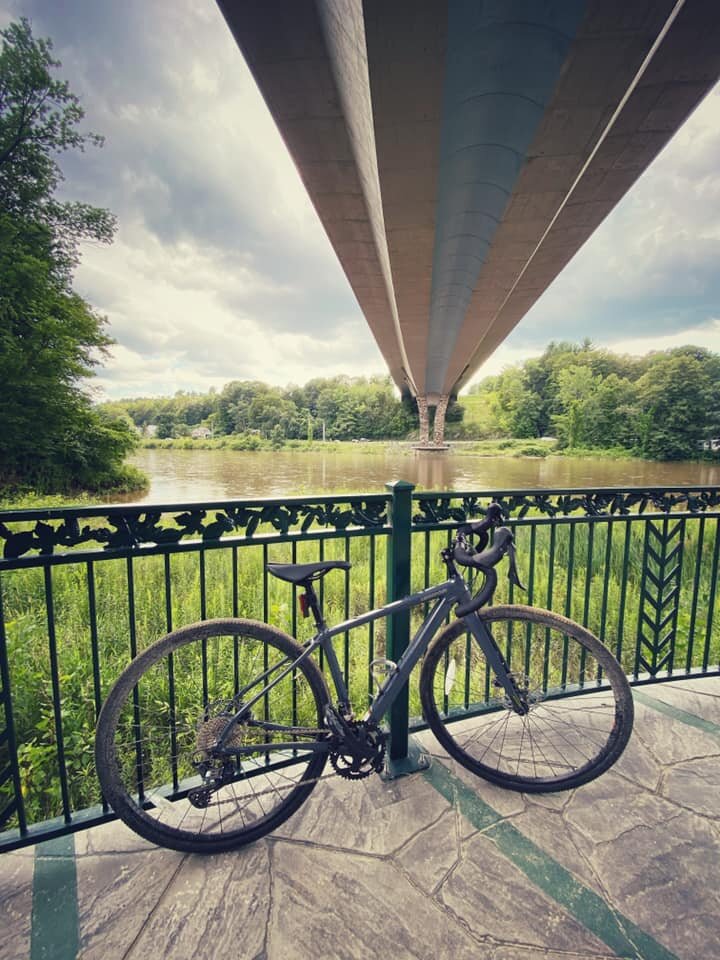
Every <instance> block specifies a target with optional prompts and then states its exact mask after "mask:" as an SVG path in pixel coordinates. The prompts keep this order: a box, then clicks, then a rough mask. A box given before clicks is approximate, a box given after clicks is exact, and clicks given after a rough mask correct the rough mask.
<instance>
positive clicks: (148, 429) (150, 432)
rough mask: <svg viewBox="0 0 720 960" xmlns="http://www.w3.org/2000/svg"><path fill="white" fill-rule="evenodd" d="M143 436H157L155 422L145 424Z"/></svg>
mask: <svg viewBox="0 0 720 960" xmlns="http://www.w3.org/2000/svg"><path fill="white" fill-rule="evenodd" d="M145 436H146V437H156V436H157V424H156V423H148V424H146V425H145Z"/></svg>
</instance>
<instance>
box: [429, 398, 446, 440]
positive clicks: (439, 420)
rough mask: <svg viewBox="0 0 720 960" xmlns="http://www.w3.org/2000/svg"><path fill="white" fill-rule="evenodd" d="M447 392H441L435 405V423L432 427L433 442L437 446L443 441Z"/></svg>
mask: <svg viewBox="0 0 720 960" xmlns="http://www.w3.org/2000/svg"><path fill="white" fill-rule="evenodd" d="M449 399H450V398H449V397H448V395H447V394H443V395H442V396H441V397H440V398H439V399H438V402H437V404H436V406H435V425H434V427H433V443H434V444H435V446H437V447H441V446H443V444H444V443H445V414H446V413H447V408H448V400H449Z"/></svg>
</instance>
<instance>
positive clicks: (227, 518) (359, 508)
mask: <svg viewBox="0 0 720 960" xmlns="http://www.w3.org/2000/svg"><path fill="white" fill-rule="evenodd" d="M216 508H217V509H216ZM178 509H181V510H182V512H181V513H176V512H175V511H177V510H178ZM38 515H40V516H39V517H38ZM35 517H38V519H36V520H35V523H34V525H33V526H32V527H31V528H30V529H28V526H29V524H30V523H32V521H33V520H34V519H35ZM387 522H388V512H387V497H385V496H384V495H379V496H368V497H337V498H332V499H330V498H318V499H317V500H308V501H299V500H288V501H287V502H269V503H262V502H257V503H251V502H249V503H228V504H222V505H212V506H211V505H207V507H205V506H198V505H196V504H194V505H192V506H190V507H188V508H187V509H184V510H183V509H182V507H180V508H178V507H177V506H176V507H174V508H167V507H156V506H153V507H150V508H148V509H146V510H143V509H138V508H137V507H135V508H128V509H127V510H123V509H121V508H117V507H114V508H112V509H106V510H104V511H103V509H102V507H99V508H98V509H97V512H95V511H93V510H88V509H87V508H83V509H82V510H72V509H67V510H35V511H33V510H27V511H14V512H13V511H7V512H6V513H5V514H4V515H3V513H2V512H0V541H3V558H4V559H5V560H15V559H17V558H19V557H25V556H28V555H30V556H52V555H55V554H56V551H57V552H64V551H63V550H58V548H65V549H67V550H72V549H73V548H75V547H78V546H81V545H82V544H85V543H96V544H101V545H102V549H103V552H107V551H112V550H127V549H134V548H141V547H147V546H158V545H164V544H176V543H180V542H181V541H183V540H200V541H201V542H203V543H209V542H217V541H218V540H220V538H221V537H223V536H225V535H226V534H229V533H235V534H236V536H239V537H241V538H248V539H249V538H252V537H253V536H254V535H255V533H256V532H258V530H260V532H261V533H262V534H280V535H282V536H285V535H287V534H289V533H297V534H303V533H307V532H308V531H309V530H310V528H311V527H312V528H324V529H330V530H338V531H344V530H349V529H351V528H353V527H355V528H361V529H372V528H377V527H382V526H384V525H385V524H386V523H387ZM263 528H264V529H263ZM270 528H272V529H270Z"/></svg>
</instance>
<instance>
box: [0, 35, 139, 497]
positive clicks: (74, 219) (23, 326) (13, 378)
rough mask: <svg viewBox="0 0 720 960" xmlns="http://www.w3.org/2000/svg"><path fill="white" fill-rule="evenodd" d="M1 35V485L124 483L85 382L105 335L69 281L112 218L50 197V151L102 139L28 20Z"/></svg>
mask: <svg viewBox="0 0 720 960" xmlns="http://www.w3.org/2000/svg"><path fill="white" fill-rule="evenodd" d="M0 36H1V37H2V52H0V276H2V280H3V282H2V286H1V287H0V381H2V383H3V390H2V392H1V393H0V422H2V424H3V430H2V432H1V433H0V464H2V466H1V467H0V486H2V485H5V486H7V485H8V484H19V485H25V486H28V485H33V486H35V487H37V488H41V489H46V490H50V489H64V488H72V487H76V486H88V487H91V486H96V485H103V484H107V483H110V482H112V481H113V480H114V479H122V476H121V474H122V470H121V467H120V465H121V462H122V459H123V457H124V455H125V453H126V452H127V451H128V450H129V449H130V448H131V447H132V446H133V444H134V442H135V438H134V433H133V431H132V430H131V429H130V428H129V427H128V425H127V423H125V422H118V423H115V424H114V423H112V422H111V420H110V418H109V417H108V415H106V414H100V413H98V412H97V411H96V410H94V409H93V407H92V404H91V401H90V398H89V397H88V395H87V393H86V392H85V391H84V389H83V381H84V379H85V378H87V377H89V376H92V374H93V372H94V367H95V365H96V363H97V362H98V361H99V360H100V359H101V358H102V357H103V355H104V354H105V353H106V351H107V348H108V347H109V345H110V344H111V343H112V340H111V339H110V338H109V337H108V336H107V334H106V333H105V331H104V329H103V327H104V323H105V321H104V320H103V319H102V318H101V317H100V316H98V314H96V313H95V312H94V311H93V309H92V308H91V307H90V306H89V304H87V303H86V302H85V301H84V300H83V299H82V298H81V297H79V296H78V295H77V294H75V293H73V292H72V289H71V281H72V268H73V266H74V265H75V263H76V262H77V257H78V247H79V244H80V242H81V240H83V239H87V238H89V237H92V238H93V239H95V240H99V241H109V240H110V239H111V237H112V233H113V229H114V220H113V218H112V216H111V215H110V214H109V213H108V212H107V211H104V210H98V209H96V208H94V207H90V206H88V205H86V204H76V203H60V202H58V201H57V200H56V199H55V197H54V195H53V194H54V190H55V188H56V187H57V185H58V183H59V182H60V180H61V179H62V172H61V170H60V167H59V166H58V163H57V160H56V159H55V157H56V155H57V154H58V153H62V152H63V151H64V150H68V149H80V150H82V149H83V148H84V146H85V145H86V144H87V143H99V142H100V141H99V138H97V137H95V136H94V135H93V134H82V133H80V132H79V131H78V130H77V129H76V127H77V124H78V123H79V122H80V120H81V119H82V117H83V111H82V109H81V107H80V105H79V103H78V100H77V98H76V97H75V95H74V94H72V93H71V92H70V91H69V89H68V87H67V84H66V83H64V82H62V81H59V80H56V79H54V78H53V76H52V71H53V70H54V69H55V68H57V67H58V66H59V64H58V63H57V61H55V60H53V59H52V57H51V55H50V51H51V49H52V46H51V43H50V41H49V40H35V38H34V37H33V36H32V33H31V30H30V25H29V24H28V22H27V20H21V21H20V22H19V23H14V24H11V25H10V26H9V27H8V28H7V29H6V30H3V31H0Z"/></svg>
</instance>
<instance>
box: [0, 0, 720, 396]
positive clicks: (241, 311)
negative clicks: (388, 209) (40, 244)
mask: <svg viewBox="0 0 720 960" xmlns="http://www.w3.org/2000/svg"><path fill="white" fill-rule="evenodd" d="M8 4H9V6H8ZM21 7H22V9H21ZM10 11H12V13H13V15H15V16H17V15H19V14H20V13H23V12H24V13H27V14H28V15H30V16H31V17H32V19H33V27H34V31H35V33H36V35H38V36H44V35H51V36H53V38H54V39H55V50H56V53H57V55H58V56H59V58H60V59H61V60H62V61H63V70H62V74H63V76H65V77H67V78H68V79H69V81H70V84H71V87H72V88H73V89H74V90H75V91H76V92H77V93H78V94H79V95H80V96H81V99H82V101H83V103H84V104H85V106H86V109H87V127H88V128H89V129H94V130H98V131H99V132H101V133H104V134H105V135H106V137H107V143H106V146H105V148H104V149H103V150H102V151H93V150H91V151H88V152H87V153H86V154H83V155H80V156H77V157H73V156H70V155H67V156H66V157H64V158H63V161H62V162H63V167H64V168H65V169H66V172H67V181H66V184H65V190H66V193H67V195H68V196H70V197H73V198H77V199H82V200H84V201H86V202H89V203H93V204H97V205H99V206H107V207H109V208H110V209H112V210H114V211H115V212H116V213H117V215H118V217H119V224H120V227H119V232H118V236H117V239H116V242H115V243H114V244H113V245H112V246H111V247H110V248H105V247H97V246H87V247H86V248H85V249H84V254H83V262H82V265H81V267H80V268H79V270H78V272H77V284H76V285H77V288H78V289H79V291H80V292H81V293H82V294H83V295H85V296H86V297H87V298H88V299H89V300H90V302H91V303H93V304H94V305H95V306H96V307H97V309H98V310H99V312H101V313H103V314H106V315H107V317H108V319H109V322H110V327H109V332H110V334H111V335H112V336H114V337H115V338H116V339H117V340H118V345H117V346H116V347H115V348H114V349H113V351H112V354H111V358H110V359H109V360H108V363H107V365H106V366H105V368H104V369H103V370H102V371H101V372H100V375H99V376H98V378H97V380H96V381H95V382H96V384H98V385H99V386H100V387H102V389H104V391H105V392H106V393H107V394H108V395H111V396H128V395H132V394H136V395H137V394H162V393H171V392H173V391H175V390H177V389H207V388H208V387H209V386H211V385H212V386H216V387H219V386H221V385H222V384H223V383H224V382H226V381H227V380H229V379H234V378H244V377H253V378H258V379H263V380H267V381H268V382H272V383H277V384H285V383H287V382H289V381H295V382H305V381H306V380H308V379H310V378H311V377H313V376H321V375H332V374H335V373H341V372H346V373H347V372H349V373H354V374H371V373H379V372H384V370H385V367H384V363H383V361H382V358H381V356H380V353H379V351H378V349H377V346H376V345H375V342H374V340H373V338H372V336H371V334H370V331H369V329H368V327H367V325H366V323H365V321H364V319H363V318H362V314H361V312H360V310H359V307H358V306H357V303H356V302H355V299H354V297H353V295H352V292H351V291H350V289H349V285H348V283H347V280H346V279H345V277H344V274H343V273H342V270H341V268H340V266H339V264H338V262H337V258H336V257H335V254H334V252H333V251H332V248H331V246H330V243H329V241H328V239H327V237H326V235H325V232H324V230H323V228H322V226H321V224H320V223H319V220H318V218H317V216H316V214H315V212H314V210H313V209H312V206H311V204H310V201H309V199H308V197H307V194H306V191H305V188H304V187H303V185H302V182H301V181H300V177H299V175H298V173H297V171H296V169H295V167H294V165H293V163H292V161H291V159H290V157H289V155H288V153H287V150H286V148H285V146H284V144H283V142H282V139H281V137H280V135H279V133H278V131H277V130H276V128H275V125H274V122H273V121H272V118H271V117H270V115H269V113H268V111H267V109H266V107H265V105H264V103H263V101H262V98H261V96H260V94H259V93H258V91H257V89H256V87H255V83H254V81H253V79H252V76H251V74H250V71H249V69H248V68H247V66H246V65H245V63H244V61H243V58H242V56H241V54H240V52H239V50H238V49H237V46H236V44H235V41H234V39H233V38H232V36H231V34H230V31H229V30H228V28H227V26H226V24H225V22H224V20H223V18H222V16H221V15H220V13H219V10H218V8H217V7H216V6H214V5H212V4H209V5H205V4H198V3H196V2H194V0H176V2H174V3H173V4H172V5H170V7H168V5H167V4H163V3H160V2H159V0H126V2H125V3H123V4H102V3H97V0H65V2H64V3H62V4H57V3H56V2H54V0H22V4H21V2H20V0H14V2H12V0H0V19H4V20H5V21H7V20H8V19H10ZM718 262H720V89H716V90H715V91H714V92H713V93H712V94H711V95H710V97H708V98H707V99H706V101H705V102H704V103H703V104H702V105H701V106H700V108H699V109H698V110H697V111H696V113H695V115H694V116H693V117H692V118H691V119H690V121H689V122H688V123H687V124H686V126H685V127H684V128H683V129H682V130H681V131H680V132H679V133H678V134H677V135H676V137H675V138H674V140H673V141H672V142H671V143H670V145H669V146H668V147H667V148H666V149H665V151H664V152H663V154H662V155H661V156H660V157H659V158H658V160H657V161H656V162H655V163H654V164H653V166H652V167H651V168H650V170H649V171H647V173H646V174H645V175H644V176H643V177H642V178H641V180H640V181H639V182H638V184H637V185H636V186H635V187H634V188H633V190H632V191H631V192H630V194H629V195H628V196H627V197H626V198H625V200H624V201H623V202H622V203H621V204H619V205H618V207H617V208H616V210H615V211H614V212H613V213H612V214H611V215H610V217H608V218H607V220H606V221H605V223H604V224H603V225H602V226H601V227H600V228H599V229H598V230H597V231H596V233H595V235H594V236H593V237H592V238H591V239H590V240H589V241H588V243H587V244H586V245H585V247H584V248H583V249H582V250H581V251H580V252H579V253H578V255H577V256H576V257H575V259H574V260H573V262H572V263H571V264H570V265H569V266H568V268H567V269H566V270H565V271H564V272H563V273H562V274H561V276H560V277H559V278H558V279H557V280H556V281H555V283H554V284H553V285H552V286H551V287H550V289H549V290H548V291H547V293H546V294H545V296H544V297H543V298H542V299H541V300H540V301H539V302H538V304H536V306H535V307H534V308H533V310H532V311H530V313H529V314H528V316H527V317H526V319H525V320H524V321H523V322H522V323H521V324H520V325H519V327H518V328H517V329H516V330H515V331H514V332H513V334H512V335H511V337H510V338H509V339H508V340H507V341H506V342H505V343H504V344H502V345H501V346H500V347H499V348H498V350H497V351H496V352H495V354H494V355H493V357H491V358H490V360H488V362H487V363H486V364H485V366H484V367H483V368H482V370H481V371H480V373H479V374H478V377H477V378H479V377H481V376H487V375H489V374H491V373H496V372H499V370H501V369H502V368H503V367H504V366H506V365H508V364H510V363H516V362H520V361H523V360H525V359H527V358H528V357H530V356H537V355H539V354H540V353H541V352H542V350H543V349H544V347H545V345H546V344H547V342H548V341H549V340H550V339H555V340H558V339H575V340H579V339H582V338H584V337H586V336H589V337H590V338H591V339H593V340H594V341H595V342H597V343H602V344H604V345H608V346H611V347H612V348H613V349H618V350H623V351H626V352H641V351H642V350H645V349H653V348H656V349H658V348H662V347H660V346H659V344H662V343H665V342H666V341H667V343H668V345H675V344H676V343H677V342H688V341H692V342H695V343H698V344H700V345H706V346H710V347H711V349H719V348H720V344H718V340H717V330H718V327H717V321H716V320H713V318H714V317H717V315H718V304H720V271H719V270H718V269H717V263H718ZM711 321H712V322H711ZM678 338H679V339H678ZM624 344H631V345H632V344H634V345H635V346H627V345H624ZM643 344H644V345H645V346H639V345H643ZM713 344H714V345H713ZM477 378H476V379H477Z"/></svg>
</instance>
